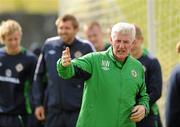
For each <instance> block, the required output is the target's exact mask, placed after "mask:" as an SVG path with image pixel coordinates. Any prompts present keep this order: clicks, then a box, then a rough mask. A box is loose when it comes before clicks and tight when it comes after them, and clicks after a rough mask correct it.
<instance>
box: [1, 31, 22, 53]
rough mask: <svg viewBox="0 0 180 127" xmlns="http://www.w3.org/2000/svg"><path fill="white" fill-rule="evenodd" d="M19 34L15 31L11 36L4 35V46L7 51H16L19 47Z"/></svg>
mask: <svg viewBox="0 0 180 127" xmlns="http://www.w3.org/2000/svg"><path fill="white" fill-rule="evenodd" d="M20 41H21V34H20V32H19V31H15V32H14V33H12V34H9V35H6V36H5V38H4V44H5V46H6V47H7V48H8V49H11V50H16V49H17V48H19V47H20Z"/></svg>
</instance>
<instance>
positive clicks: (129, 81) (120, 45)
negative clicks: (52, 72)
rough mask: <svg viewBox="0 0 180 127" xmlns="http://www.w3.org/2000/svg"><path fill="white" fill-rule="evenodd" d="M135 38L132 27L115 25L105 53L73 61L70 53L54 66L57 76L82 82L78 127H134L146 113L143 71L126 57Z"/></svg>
mask: <svg viewBox="0 0 180 127" xmlns="http://www.w3.org/2000/svg"><path fill="white" fill-rule="evenodd" d="M134 38H135V27H134V25H132V24H129V23H117V24H115V25H114V26H113V27H112V31H111V37H110V42H111V44H112V47H110V48H109V49H108V50H107V51H103V52H96V53H90V54H88V55H85V56H84V57H81V58H78V59H75V60H72V61H71V56H70V49H69V48H68V47H67V48H66V49H65V50H64V51H63V53H62V57H61V59H59V61H58V62H57V70H58V73H59V75H60V76H61V77H63V78H65V79H68V78H71V77H77V78H83V79H84V80H85V84H84V96H83V102H82V107H81V111H80V115H79V118H78V122H77V127H135V126H136V124H135V122H138V121H140V120H142V119H143V118H144V116H145V114H146V113H148V112H149V106H148V105H149V97H148V95H147V93H146V86H145V82H144V70H143V68H142V65H141V64H140V63H139V62H138V61H137V60H135V59H134V58H132V57H131V56H129V52H130V49H131V46H132V42H133V41H134Z"/></svg>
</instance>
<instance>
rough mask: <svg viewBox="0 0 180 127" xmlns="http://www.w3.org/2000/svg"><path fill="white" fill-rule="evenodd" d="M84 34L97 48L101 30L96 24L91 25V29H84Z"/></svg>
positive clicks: (100, 38) (100, 40) (100, 39)
mask: <svg viewBox="0 0 180 127" xmlns="http://www.w3.org/2000/svg"><path fill="white" fill-rule="evenodd" d="M85 34H86V37H87V39H88V40H89V41H90V42H92V44H93V45H94V47H95V48H96V49H98V47H99V45H100V43H102V42H103V41H102V32H101V30H100V29H99V27H97V26H93V27H92V28H91V29H86V30H85Z"/></svg>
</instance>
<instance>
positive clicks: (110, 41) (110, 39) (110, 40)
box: [109, 37, 112, 45]
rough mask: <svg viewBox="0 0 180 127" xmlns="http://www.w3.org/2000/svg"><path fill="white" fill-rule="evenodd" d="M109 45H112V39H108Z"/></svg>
mask: <svg viewBox="0 0 180 127" xmlns="http://www.w3.org/2000/svg"><path fill="white" fill-rule="evenodd" d="M109 43H110V44H111V45H112V38H111V37H110V38H109Z"/></svg>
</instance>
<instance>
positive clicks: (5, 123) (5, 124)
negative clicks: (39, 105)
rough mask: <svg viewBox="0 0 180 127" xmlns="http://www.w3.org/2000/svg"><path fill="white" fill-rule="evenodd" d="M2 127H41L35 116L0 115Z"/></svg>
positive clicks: (0, 126)
mask: <svg viewBox="0 0 180 127" xmlns="http://www.w3.org/2000/svg"><path fill="white" fill-rule="evenodd" d="M0 127H41V126H40V123H39V122H38V121H37V120H36V119H35V117H34V115H33V114H32V115H6V114H0Z"/></svg>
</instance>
